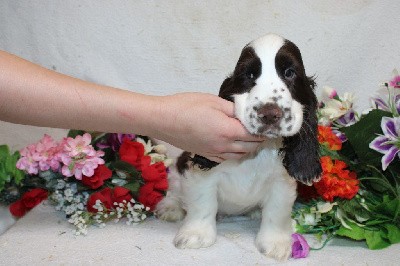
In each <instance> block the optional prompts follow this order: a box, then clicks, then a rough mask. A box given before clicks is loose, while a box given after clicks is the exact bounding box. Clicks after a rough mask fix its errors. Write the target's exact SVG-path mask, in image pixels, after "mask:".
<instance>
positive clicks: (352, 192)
mask: <svg viewBox="0 0 400 266" xmlns="http://www.w3.org/2000/svg"><path fill="white" fill-rule="evenodd" d="M394 76H395V77H394V78H393V80H391V81H390V82H388V83H384V84H383V86H382V88H381V90H380V91H379V94H378V96H375V97H372V99H371V103H372V108H371V109H370V110H368V111H366V112H364V113H362V114H358V113H357V112H356V111H354V109H353V96H352V95H351V94H349V93H345V94H344V95H343V96H339V95H338V94H337V92H336V91H335V90H334V89H331V88H325V89H324V92H323V96H322V99H321V105H320V108H319V111H318V117H319V128H318V131H319V138H318V140H319V142H320V144H321V145H320V146H321V165H322V169H323V173H322V178H321V181H320V182H318V183H314V184H313V186H311V187H307V186H304V185H301V184H299V186H298V194H299V197H298V201H297V203H296V204H295V207H294V210H293V218H294V220H295V221H296V229H297V231H298V232H299V233H313V234H316V235H317V236H319V237H322V236H323V235H327V236H328V238H327V240H329V239H330V238H332V237H334V236H341V237H348V238H351V239H354V240H358V241H361V240H363V241H365V242H366V244H367V246H368V247H369V248H370V249H382V248H385V247H387V246H389V245H391V244H394V243H399V242H400V163H399V160H398V159H399V158H398V156H399V149H400V90H399V89H400V76H399V75H398V74H397V72H395V75H394ZM325 243H326V242H325Z"/></svg>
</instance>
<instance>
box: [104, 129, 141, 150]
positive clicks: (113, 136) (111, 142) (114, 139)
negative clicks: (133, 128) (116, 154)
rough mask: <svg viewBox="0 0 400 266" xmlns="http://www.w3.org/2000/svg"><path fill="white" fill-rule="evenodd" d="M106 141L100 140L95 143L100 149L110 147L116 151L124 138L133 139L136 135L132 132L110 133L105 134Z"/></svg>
mask: <svg viewBox="0 0 400 266" xmlns="http://www.w3.org/2000/svg"><path fill="white" fill-rule="evenodd" d="M107 135H108V136H107V140H106V142H101V143H98V144H97V147H98V148H100V149H105V148H111V149H112V150H113V151H118V150H119V147H121V144H122V141H123V139H124V138H128V139H129V140H133V139H134V138H135V137H136V136H135V135H134V134H120V133H110V134H107Z"/></svg>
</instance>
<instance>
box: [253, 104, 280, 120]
mask: <svg viewBox="0 0 400 266" xmlns="http://www.w3.org/2000/svg"><path fill="white" fill-rule="evenodd" d="M257 115H258V117H259V118H260V119H261V121H263V122H264V123H265V124H266V125H272V124H275V123H277V122H279V121H280V120H281V119H282V116H283V113H282V110H281V108H279V106H278V105H277V104H276V103H267V104H265V105H264V106H263V107H261V108H260V109H258V110H257Z"/></svg>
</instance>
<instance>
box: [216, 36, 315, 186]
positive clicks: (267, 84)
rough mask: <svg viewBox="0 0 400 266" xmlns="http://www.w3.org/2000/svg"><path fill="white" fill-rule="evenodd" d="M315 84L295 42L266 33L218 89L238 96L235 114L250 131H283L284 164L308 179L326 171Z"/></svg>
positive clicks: (251, 45)
mask: <svg viewBox="0 0 400 266" xmlns="http://www.w3.org/2000/svg"><path fill="white" fill-rule="evenodd" d="M314 86H315V83H314V80H313V79H312V78H310V77H307V76H306V73H305V70H304V66H303V60H302V58H301V54H300V51H299V49H298V48H297V46H296V45H295V44H293V43H292V42H291V41H288V40H286V39H284V38H282V37H281V36H278V35H275V34H268V35H266V36H264V37H261V38H259V39H256V40H254V41H252V42H251V43H249V44H248V45H246V46H245V47H244V48H243V50H242V53H241V55H240V58H239V61H238V63H237V65H236V68H235V70H234V72H233V74H232V75H231V76H229V77H228V78H227V79H225V81H224V82H223V84H222V86H221V89H220V92H219V96H220V97H222V98H224V99H227V100H230V101H233V102H235V113H236V117H237V118H238V119H239V120H240V121H241V122H242V124H243V125H244V126H245V127H246V129H247V130H248V131H249V132H250V133H252V134H257V135H264V136H267V137H283V148H282V149H281V154H282V156H283V165H284V166H285V168H286V169H287V171H288V173H289V175H291V176H292V177H294V178H295V179H297V180H298V181H300V182H302V183H305V184H311V183H312V181H315V180H317V179H318V178H319V176H320V174H321V171H322V170H321V165H320V162H319V154H318V150H319V149H318V148H319V144H318V140H317V117H316V108H317V99H316V97H315V94H314Z"/></svg>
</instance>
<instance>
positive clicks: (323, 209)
mask: <svg viewBox="0 0 400 266" xmlns="http://www.w3.org/2000/svg"><path fill="white" fill-rule="evenodd" d="M335 205H337V203H336V202H334V203H330V202H325V201H320V202H318V203H317V210H318V212H319V213H327V212H329V211H330V210H332V208H333V206H335Z"/></svg>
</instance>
